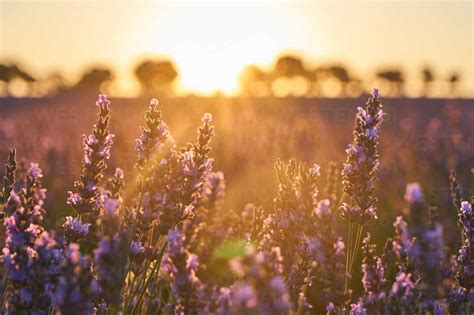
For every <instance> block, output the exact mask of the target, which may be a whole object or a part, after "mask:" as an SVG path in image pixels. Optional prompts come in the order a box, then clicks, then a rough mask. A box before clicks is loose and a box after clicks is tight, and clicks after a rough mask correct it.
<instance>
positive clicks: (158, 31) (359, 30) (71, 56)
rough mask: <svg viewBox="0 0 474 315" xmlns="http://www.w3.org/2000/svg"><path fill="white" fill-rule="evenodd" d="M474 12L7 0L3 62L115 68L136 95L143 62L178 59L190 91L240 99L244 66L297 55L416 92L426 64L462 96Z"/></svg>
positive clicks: (421, 7)
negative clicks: (401, 82) (396, 81)
mask: <svg viewBox="0 0 474 315" xmlns="http://www.w3.org/2000/svg"><path fill="white" fill-rule="evenodd" d="M473 10H474V8H473V1H466V2H461V1H444V2H433V1H393V2H389V1H370V2H368V1H355V0H353V1H330V2H329V1H311V2H310V1H307V2H297V1H292V2H289V1H288V2H276V1H263V2H262V1H261V2H228V1H214V2H198V1H193V2H162V1H148V2H144V1H112V0H109V1H107V0H95V1H22V2H20V1H4V0H0V21H1V24H0V27H1V29H0V60H4V61H5V60H7V61H19V62H20V63H21V64H23V65H24V66H25V68H27V69H31V71H32V72H33V73H34V74H35V75H37V76H44V75H46V74H47V73H49V72H51V71H61V72H62V73H63V74H64V75H65V76H66V77H67V78H69V79H70V80H76V79H77V78H78V76H79V75H80V73H81V72H82V71H83V70H84V66H92V65H96V64H105V65H110V66H113V67H115V68H116V69H117V77H118V82H117V87H116V88H117V90H118V91H120V94H129V93H133V91H135V90H136V85H134V82H133V80H132V74H133V67H134V66H135V65H136V63H137V61H138V60H139V58H140V57H143V56H146V55H156V54H157V55H160V56H169V57H171V58H173V59H174V60H175V62H176V64H177V66H178V68H179V70H180V83H179V85H180V87H181V89H183V90H197V91H201V92H209V91H213V90H216V89H220V90H223V91H228V92H231V91H233V90H235V88H236V87H237V79H238V78H237V77H238V74H239V72H240V71H241V69H242V67H243V66H244V65H246V64H250V63H261V64H263V65H267V66H270V65H271V63H272V61H273V60H274V57H275V55H276V54H278V53H279V52H281V51H295V52H300V53H303V54H305V55H306V56H308V60H309V61H310V62H313V63H314V64H317V63H318V62H324V61H333V60H335V61H343V62H344V63H345V64H347V65H348V66H349V67H350V69H353V70H354V73H357V74H360V75H361V76H369V75H371V74H372V73H373V71H374V70H375V69H377V67H380V66H383V65H397V66H401V67H402V69H403V70H405V72H406V74H407V77H408V81H409V82H408V83H411V86H412V89H414V87H415V84H416V83H417V82H419V80H420V74H419V72H420V68H421V67H422V66H424V65H429V66H432V67H433V69H434V70H435V74H436V75H437V77H438V78H443V79H444V78H445V77H447V76H448V75H449V74H450V72H451V71H453V70H456V71H459V72H460V73H461V74H462V79H463V86H462V93H463V94H464V95H468V94H469V95H474V64H473V63H474V62H473V60H474V55H473V54H474V38H473V30H474V22H473V15H474V12H473Z"/></svg>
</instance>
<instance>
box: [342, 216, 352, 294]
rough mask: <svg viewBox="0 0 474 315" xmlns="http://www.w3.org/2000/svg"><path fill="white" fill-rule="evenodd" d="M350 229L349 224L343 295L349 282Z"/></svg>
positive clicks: (350, 224) (350, 223)
mask: <svg viewBox="0 0 474 315" xmlns="http://www.w3.org/2000/svg"><path fill="white" fill-rule="evenodd" d="M352 228H353V223H352V222H349V230H348V232H347V243H348V244H347V253H346V274H345V280H344V293H347V290H348V289H349V288H348V282H349V257H350V255H351V249H352V247H351V244H352Z"/></svg>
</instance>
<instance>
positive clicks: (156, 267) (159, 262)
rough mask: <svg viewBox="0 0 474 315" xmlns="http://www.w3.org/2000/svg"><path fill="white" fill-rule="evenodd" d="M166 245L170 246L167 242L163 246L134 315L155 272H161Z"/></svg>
mask: <svg viewBox="0 0 474 315" xmlns="http://www.w3.org/2000/svg"><path fill="white" fill-rule="evenodd" d="M166 245H168V243H167V242H166V241H165V242H164V243H163V246H162V247H161V251H160V255H159V256H158V259H156V263H155V265H154V266H153V269H152V270H151V273H150V276H149V277H148V278H147V280H146V282H145V285H144V286H143V289H142V291H141V292H140V296H139V298H138V301H137V304H135V307H134V308H133V310H132V314H134V313H135V311H137V310H138V306H139V305H140V303H141V301H142V298H143V296H144V295H145V292H146V288H147V287H148V285H149V284H150V281H151V279H152V278H153V276H154V274H155V272H156V271H157V270H159V267H160V265H161V259H162V258H163V254H164V253H165V248H166Z"/></svg>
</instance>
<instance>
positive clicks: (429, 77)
mask: <svg viewBox="0 0 474 315" xmlns="http://www.w3.org/2000/svg"><path fill="white" fill-rule="evenodd" d="M421 73H422V76H423V93H422V94H423V95H424V96H428V95H429V94H430V90H431V83H432V82H433V80H434V75H433V71H432V70H431V69H430V68H428V67H425V68H423V69H422V70H421Z"/></svg>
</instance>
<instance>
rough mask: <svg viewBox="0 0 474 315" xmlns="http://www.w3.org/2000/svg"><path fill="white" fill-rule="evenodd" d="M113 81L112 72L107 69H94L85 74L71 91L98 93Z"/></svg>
mask: <svg viewBox="0 0 474 315" xmlns="http://www.w3.org/2000/svg"><path fill="white" fill-rule="evenodd" d="M112 79H113V74H112V71H110V70H109V69H107V68H93V69H91V70H89V71H87V72H85V73H84V74H83V76H82V78H81V79H80V80H79V82H77V83H76V84H75V85H74V86H73V87H72V88H71V89H72V90H73V91H81V92H82V91H86V92H89V91H90V92H94V93H98V92H99V91H101V90H102V89H103V87H104V84H105V83H107V82H109V81H111V80H112Z"/></svg>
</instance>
